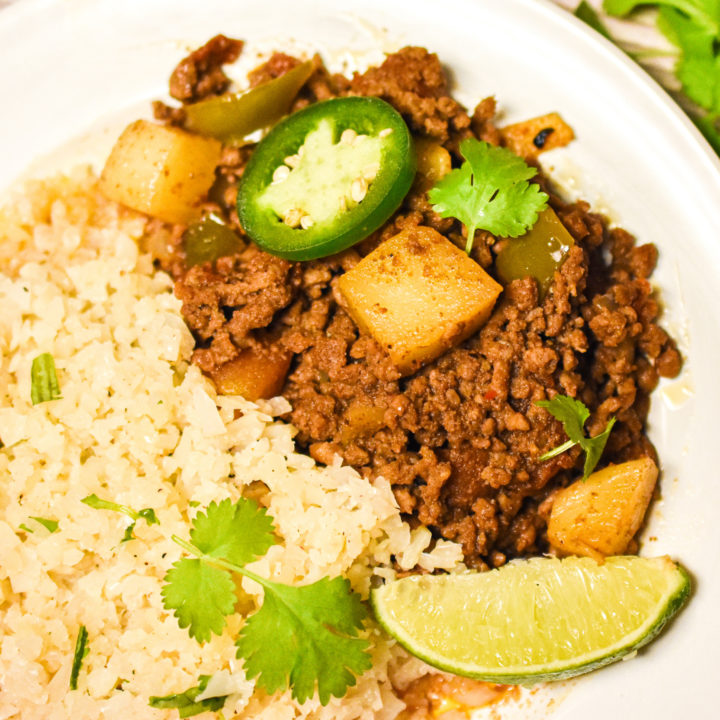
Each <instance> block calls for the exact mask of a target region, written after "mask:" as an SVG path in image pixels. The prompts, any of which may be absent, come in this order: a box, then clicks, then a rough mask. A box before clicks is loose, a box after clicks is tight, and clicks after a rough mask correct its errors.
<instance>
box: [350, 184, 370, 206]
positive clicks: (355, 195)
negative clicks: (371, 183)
mask: <svg viewBox="0 0 720 720" xmlns="http://www.w3.org/2000/svg"><path fill="white" fill-rule="evenodd" d="M367 190H368V184H367V182H366V181H365V180H364V179H363V178H357V179H355V180H353V183H352V185H351V186H350V197H352V199H353V200H354V201H355V202H356V203H359V202H360V201H362V199H363V198H364V197H365V195H367Z"/></svg>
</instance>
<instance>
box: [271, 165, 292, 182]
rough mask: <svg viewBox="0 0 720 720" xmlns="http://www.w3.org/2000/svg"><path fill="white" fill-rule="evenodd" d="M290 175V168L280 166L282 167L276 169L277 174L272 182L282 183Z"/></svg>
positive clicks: (274, 174) (275, 173)
mask: <svg viewBox="0 0 720 720" xmlns="http://www.w3.org/2000/svg"><path fill="white" fill-rule="evenodd" d="M289 174H290V168H289V167H288V166H287V165H280V167H277V168H275V172H274V173H273V178H272V181H273V183H279V182H282V181H283V180H285V179H286V178H287V176H288V175H289Z"/></svg>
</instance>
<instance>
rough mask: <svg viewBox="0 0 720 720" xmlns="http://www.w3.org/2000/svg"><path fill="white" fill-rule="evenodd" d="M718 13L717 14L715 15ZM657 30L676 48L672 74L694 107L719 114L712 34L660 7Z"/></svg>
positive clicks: (719, 78)
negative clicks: (676, 58) (693, 102)
mask: <svg viewBox="0 0 720 720" xmlns="http://www.w3.org/2000/svg"><path fill="white" fill-rule="evenodd" d="M719 12H720V11H719ZM657 22H658V28H659V29H660V30H661V31H662V32H663V34H664V35H665V36H666V37H667V38H668V40H670V42H672V43H673V44H675V45H677V46H678V47H679V48H680V57H679V59H678V61H677V64H676V66H675V74H676V75H677V77H678V80H680V82H681V83H682V86H683V90H684V91H685V93H686V94H687V95H688V97H689V98H690V99H691V100H694V101H695V102H696V103H697V104H698V105H700V106H701V107H703V108H705V109H707V110H713V111H715V112H720V56H718V54H717V52H716V43H717V41H718V32H720V31H719V30H718V29H717V28H715V29H714V30H713V29H712V28H708V27H707V26H705V25H701V24H698V23H697V22H696V21H695V20H693V19H692V18H690V17H688V16H687V15H685V14H684V13H682V12H680V11H679V10H677V9H675V8H672V7H667V6H665V7H661V8H660V12H659V14H658V21H657Z"/></svg>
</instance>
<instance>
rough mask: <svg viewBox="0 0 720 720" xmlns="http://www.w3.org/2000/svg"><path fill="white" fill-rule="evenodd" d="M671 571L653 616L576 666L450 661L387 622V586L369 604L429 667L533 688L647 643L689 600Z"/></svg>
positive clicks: (685, 585) (684, 582) (680, 574)
mask: <svg viewBox="0 0 720 720" xmlns="http://www.w3.org/2000/svg"><path fill="white" fill-rule="evenodd" d="M674 570H675V572H676V583H675V584H674V586H672V587H671V588H670V589H669V590H668V591H667V593H666V594H665V596H664V598H663V603H662V605H661V606H660V608H659V609H658V611H657V612H656V613H654V614H653V615H651V616H650V617H649V618H648V621H647V623H645V624H643V625H642V626H641V627H639V628H637V629H636V630H635V631H634V632H633V633H631V634H629V635H626V636H624V637H623V638H622V639H621V640H620V641H619V642H618V643H616V644H614V645H610V646H609V647H604V648H600V649H598V651H597V652H596V653H592V654H590V655H588V654H586V655H585V656H584V657H583V659H582V661H580V662H576V663H573V661H572V660H570V661H568V660H560V661H557V662H555V663H552V662H548V663H543V664H542V665H531V666H523V667H518V666H514V667H506V668H490V667H481V666H478V665H474V664H469V663H462V662H457V661H453V660H452V659H449V658H447V657H445V656H442V655H439V654H438V653H435V652H433V651H432V650H430V649H427V648H423V647H421V646H419V644H418V642H417V641H416V640H415V639H414V638H411V637H410V636H409V634H408V633H407V632H405V631H404V630H403V629H402V628H401V627H400V626H399V624H398V623H393V622H388V619H389V618H388V615H387V613H384V612H383V610H382V604H383V595H384V592H386V588H388V587H389V586H390V584H387V585H384V586H382V587H380V588H376V589H375V590H373V591H372V593H371V597H370V602H371V606H372V609H373V613H374V615H375V618H376V619H377V621H378V623H379V624H380V625H381V627H382V628H383V629H384V630H385V631H386V632H387V633H388V634H389V635H390V636H392V637H393V638H394V639H395V640H396V641H397V642H398V643H399V644H400V645H401V646H402V647H404V648H405V649H406V650H407V651H408V652H409V653H410V654H412V655H414V656H416V657H418V658H420V659H421V660H423V661H424V662H426V663H428V665H432V666H433V667H436V668H438V669H439V670H444V671H447V672H451V673H454V674H456V675H463V676H465V677H470V678H473V679H475V680H482V681H486V682H494V683H502V684H511V685H534V684H537V683H541V682H551V681H557V680H567V679H569V678H572V677H576V676H578V675H583V674H585V673H588V672H591V671H593V670H597V669H599V668H601V667H604V666H605V665H609V664H611V663H614V662H616V661H618V660H621V659H622V658H623V657H626V656H627V655H629V654H630V653H633V652H635V651H637V650H639V649H640V648H642V647H643V646H645V645H647V644H648V643H650V642H651V641H652V640H653V639H654V638H655V637H657V636H658V635H659V634H660V632H661V631H662V629H663V628H664V627H665V625H666V624H667V623H668V622H669V621H670V620H671V619H672V618H673V617H674V616H675V615H676V614H677V613H678V612H679V611H680V610H681V609H682V607H683V606H684V605H685V603H686V602H687V600H688V598H689V597H690V593H691V588H692V583H691V580H690V575H689V574H688V572H687V571H686V570H685V568H683V567H682V566H681V565H679V564H675V565H674Z"/></svg>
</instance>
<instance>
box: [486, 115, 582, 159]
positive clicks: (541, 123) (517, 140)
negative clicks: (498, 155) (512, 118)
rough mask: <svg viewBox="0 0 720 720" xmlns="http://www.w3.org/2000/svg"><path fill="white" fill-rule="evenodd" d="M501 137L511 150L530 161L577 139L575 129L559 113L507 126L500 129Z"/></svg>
mask: <svg viewBox="0 0 720 720" xmlns="http://www.w3.org/2000/svg"><path fill="white" fill-rule="evenodd" d="M500 135H501V136H502V139H503V141H504V143H505V145H506V146H507V147H508V148H510V150H512V151H513V152H514V153H515V154H516V155H519V156H520V157H523V158H525V159H528V160H530V159H533V158H536V157H537V156H538V155H539V154H540V153H542V152H545V151H546V150H553V149H554V148H558V147H563V146H565V145H567V144H568V143H569V142H570V141H571V140H573V139H574V138H575V133H574V132H573V129H572V128H571V127H570V126H569V125H568V124H567V123H566V122H565V121H564V120H563V119H562V118H561V117H560V115H558V114H557V113H549V114H548V115H541V116H540V117H535V118H531V119H530V120H523V122H519V123H515V124H513V125H506V126H505V127H504V128H500Z"/></svg>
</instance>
